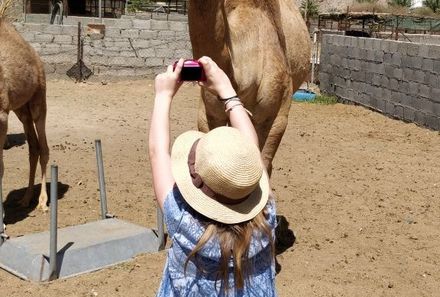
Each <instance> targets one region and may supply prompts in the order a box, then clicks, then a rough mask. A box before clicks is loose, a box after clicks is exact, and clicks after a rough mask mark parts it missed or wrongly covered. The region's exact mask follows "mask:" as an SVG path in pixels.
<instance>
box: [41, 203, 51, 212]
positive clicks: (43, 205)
mask: <svg viewBox="0 0 440 297" xmlns="http://www.w3.org/2000/svg"><path fill="white" fill-rule="evenodd" d="M38 209H39V210H41V211H42V212H48V211H49V207H47V206H46V203H44V204H38Z"/></svg>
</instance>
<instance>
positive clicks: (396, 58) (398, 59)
mask: <svg viewBox="0 0 440 297" xmlns="http://www.w3.org/2000/svg"><path fill="white" fill-rule="evenodd" d="M391 64H393V65H396V66H400V65H401V64H402V55H401V54H400V53H399V52H395V53H393V55H392V60H391Z"/></svg>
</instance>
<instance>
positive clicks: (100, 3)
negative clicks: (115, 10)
mask: <svg viewBox="0 0 440 297" xmlns="http://www.w3.org/2000/svg"><path fill="white" fill-rule="evenodd" d="M98 5H99V8H98V16H99V22H100V23H101V24H102V12H101V10H102V0H99V4H98Z"/></svg>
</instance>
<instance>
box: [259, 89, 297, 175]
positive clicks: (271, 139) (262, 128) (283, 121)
mask: <svg viewBox="0 0 440 297" xmlns="http://www.w3.org/2000/svg"><path fill="white" fill-rule="evenodd" d="M285 96H286V94H284V98H286V97H285ZM290 104H291V99H290V97H289V96H288V99H287V100H284V101H283V102H282V104H281V107H280V109H279V110H278V113H277V114H276V116H275V118H274V119H268V120H266V121H264V122H262V123H257V124H256V125H255V128H256V130H257V134H258V139H259V141H260V148H261V155H262V157H263V162H264V165H265V166H266V169H267V172H268V174H269V176H271V174H272V161H273V158H274V156H275V154H276V152H277V150H278V147H279V145H280V143H281V139H282V138H283V135H284V132H285V131H286V128H287V121H288V116H289V110H290ZM264 140H266V141H264Z"/></svg>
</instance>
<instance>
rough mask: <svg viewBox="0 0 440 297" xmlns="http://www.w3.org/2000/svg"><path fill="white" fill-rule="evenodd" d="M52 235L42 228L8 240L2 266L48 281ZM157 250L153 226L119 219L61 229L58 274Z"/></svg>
mask: <svg viewBox="0 0 440 297" xmlns="http://www.w3.org/2000/svg"><path fill="white" fill-rule="evenodd" d="M49 236H50V234H49V232H42V233H37V234H30V235H25V236H22V237H17V238H13V239H10V240H7V241H6V242H5V243H4V244H3V245H2V246H1V247H0V267H1V268H3V269H5V270H7V271H9V272H11V273H13V274H15V275H17V276H18V277H20V278H23V279H27V280H31V281H36V282H42V281H48V280H49V278H50V275H49V274H50V271H49ZM158 250H159V241H158V237H157V235H156V234H155V233H154V232H153V231H152V230H150V229H146V228H143V227H140V226H137V225H134V224H131V223H127V222H124V221H121V220H118V219H106V220H100V221H96V222H92V223H88V224H84V225H78V226H72V227H67V228H63V229H58V252H57V275H58V277H59V278H66V277H71V276H75V275H78V274H82V273H86V272H90V271H94V270H99V269H101V268H104V267H107V266H111V265H114V264H117V263H121V262H124V261H127V260H130V259H131V258H133V257H134V256H136V255H138V254H141V253H147V252H157V251H158Z"/></svg>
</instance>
